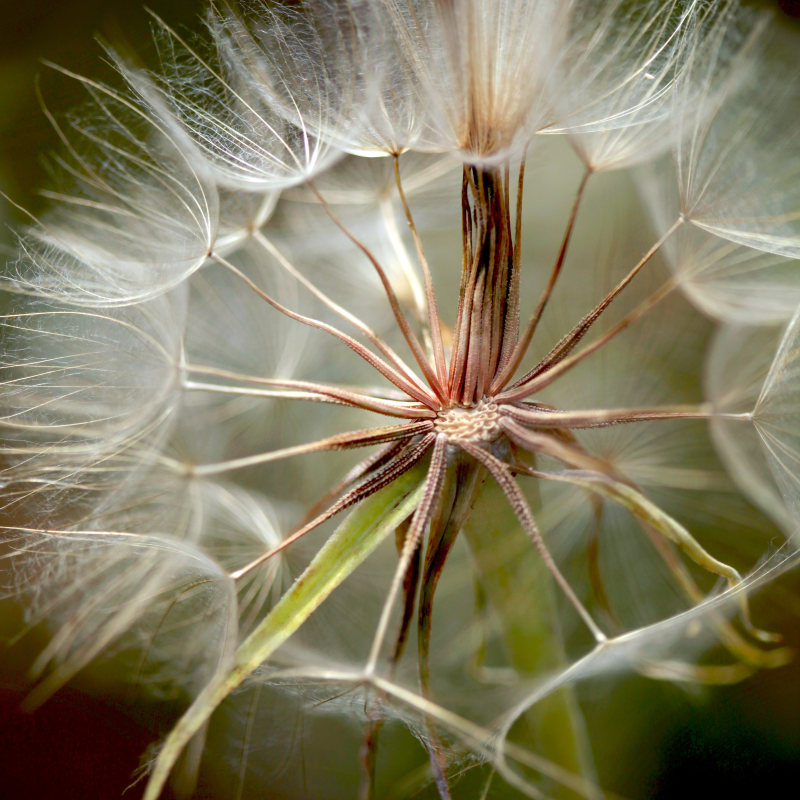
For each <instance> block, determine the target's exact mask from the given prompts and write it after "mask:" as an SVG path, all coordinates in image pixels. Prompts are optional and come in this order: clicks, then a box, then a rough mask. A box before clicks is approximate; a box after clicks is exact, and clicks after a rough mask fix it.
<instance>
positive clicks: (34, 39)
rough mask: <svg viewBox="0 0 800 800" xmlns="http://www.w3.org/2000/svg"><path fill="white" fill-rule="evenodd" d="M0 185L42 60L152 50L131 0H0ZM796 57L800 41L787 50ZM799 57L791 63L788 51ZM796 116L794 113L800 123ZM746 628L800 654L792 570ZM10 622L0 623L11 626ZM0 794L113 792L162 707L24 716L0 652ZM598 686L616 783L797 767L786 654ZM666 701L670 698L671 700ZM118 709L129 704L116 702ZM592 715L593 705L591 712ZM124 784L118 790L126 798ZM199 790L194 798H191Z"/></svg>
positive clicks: (736, 788) (15, 165) (34, 129)
mask: <svg viewBox="0 0 800 800" xmlns="http://www.w3.org/2000/svg"><path fill="white" fill-rule="evenodd" d="M759 4H760V5H769V6H772V7H774V8H776V10H778V6H780V8H781V9H782V11H780V10H778V13H782V14H783V18H784V23H785V24H786V25H788V26H793V27H796V28H798V41H799V42H800V23H798V22H797V21H796V20H793V19H792V16H791V15H793V16H794V17H799V16H800V2H798V0H783V2H781V3H777V2H767V0H764V2H761V3H759ZM148 6H149V7H150V8H151V9H152V10H153V11H154V12H156V13H157V14H159V15H161V16H163V17H164V18H165V19H166V20H167V21H168V22H169V23H170V24H172V25H175V26H188V27H189V28H191V29H195V30H197V29H199V28H200V27H201V23H200V22H199V21H198V14H199V13H200V11H201V9H202V4H201V3H199V2H198V1H197V0H150V2H149V3H148ZM0 10H1V11H2V14H0V191H1V192H3V193H5V194H6V195H8V197H9V198H10V199H11V201H13V203H16V204H19V205H20V206H22V207H24V208H27V209H30V210H31V211H33V212H34V213H35V212H36V211H37V210H38V209H39V208H41V206H42V202H41V201H40V199H39V198H38V197H37V195H36V189H37V187H39V186H41V185H43V184H44V183H46V181H47V172H46V168H45V166H44V163H43V160H42V154H44V153H46V152H47V151H48V150H50V149H51V148H53V147H55V145H56V136H55V134H54V132H53V130H52V129H51V127H50V126H49V125H48V124H47V121H46V120H45V118H44V115H43V113H42V110H41V107H40V102H39V99H38V98H37V89H36V86H37V76H38V82H39V84H40V91H41V94H42V96H43V98H44V100H45V102H46V104H47V106H48V108H51V109H52V110H54V111H56V112H58V111H66V110H68V109H70V108H72V107H74V106H75V105H78V104H80V103H81V102H82V100H83V95H84V92H83V90H82V89H81V87H80V86H79V85H78V84H77V83H76V82H73V81H70V80H68V79H66V78H64V77H63V76H60V75H58V74H56V73H54V72H53V71H52V70H50V69H49V68H47V67H46V66H44V65H43V63H42V60H47V61H52V62H55V63H57V64H59V65H61V66H63V67H64V68H66V69H69V70H72V71H75V72H78V73H81V74H85V75H102V74H104V73H105V71H106V70H107V69H108V67H107V66H104V65H103V63H102V58H103V53H102V48H101V47H100V45H99V44H98V43H97V42H96V41H95V38H94V37H95V36H100V37H101V38H103V39H105V40H107V41H110V42H113V43H114V44H115V46H116V47H118V48H121V49H123V52H131V53H133V52H135V53H138V54H139V55H140V56H141V57H142V59H143V60H144V61H145V62H147V61H148V58H149V57H150V56H151V55H152V49H151V45H150V33H149V30H150V19H149V17H148V15H147V14H146V13H145V11H144V10H143V9H142V8H141V7H140V3H139V1H138V0H32V2H30V3H28V4H27V5H24V4H22V3H21V2H18V0H0ZM798 53H800V45H799V46H798ZM798 63H799V64H800V59H799V61H798ZM798 124H800V120H798ZM13 203H12V202H8V201H6V200H5V199H3V198H2V197H0V223H2V232H0V249H2V251H4V252H5V253H6V254H8V253H10V252H11V248H12V240H13V237H12V235H11V233H10V230H9V228H8V227H7V226H8V225H12V226H13V225H15V224H20V223H21V222H24V221H25V216H24V215H23V214H22V213H21V212H20V211H18V210H17V209H16V208H14V206H13ZM754 605H755V614H756V619H757V620H758V624H759V625H760V626H762V627H764V628H767V629H771V630H779V631H781V632H782V633H783V634H784V636H785V637H786V639H787V640H788V643H789V644H790V645H793V646H795V647H796V648H798V650H800V633H798V627H800V626H799V625H798V620H800V580H798V578H797V577H796V576H788V577H786V578H785V579H783V580H782V581H780V583H779V584H778V585H777V586H775V587H772V588H771V589H770V590H769V591H768V592H765V593H764V594H763V595H762V596H761V597H760V598H757V599H756V602H755V604H754ZM15 622H16V620H14V619H11V620H8V619H6V620H3V621H0V633H2V631H3V629H4V628H5V629H9V630H10V629H13V627H14V624H15ZM0 664H2V666H1V667H0V730H2V731H3V733H2V735H1V736H0V741H2V747H0V776H2V777H0V797H2V798H8V800H16V798H23V797H25V798H33V799H34V800H35V799H36V798H54V799H55V798H59V800H68V798H82V800H84V799H88V798H91V799H92V800H105V799H106V798H108V799H109V800H111V798H117V797H119V796H120V795H121V793H122V791H123V789H124V788H125V787H126V786H128V784H129V782H130V775H131V773H132V772H133V770H134V769H135V768H136V766H137V764H138V761H139V757H140V755H141V753H142V752H143V750H144V749H145V748H146V747H147V745H148V744H149V743H150V742H151V741H152V740H153V738H154V736H155V732H157V731H158V730H159V729H160V728H161V727H162V726H163V725H164V723H165V717H164V716H163V712H164V710H163V709H139V710H138V713H137V715H136V716H137V717H138V719H137V720H136V721H134V720H132V719H131V716H130V713H121V712H120V711H118V710H116V709H112V708H110V707H109V706H108V705H107V704H106V703H103V702H102V701H101V700H98V699H96V698H92V697H90V696H89V695H87V694H85V693H82V692H81V691H79V690H76V689H69V690H66V691H64V692H62V693H60V694H59V695H58V696H57V697H56V698H54V699H53V700H52V701H50V702H49V703H48V704H47V705H46V706H45V707H44V708H42V709H41V710H39V711H37V712H36V713H35V714H33V715H25V714H23V713H21V712H20V711H19V707H18V704H19V700H20V697H21V696H22V695H21V694H20V691H21V687H20V685H19V683H18V675H19V672H18V667H19V665H18V664H16V663H15V662H14V659H13V658H10V657H6V656H5V655H4V654H0ZM617 691H618V690H617V689H610V690H609V694H608V696H607V697H605V698H604V699H603V704H604V705H607V708H608V712H607V713H608V719H607V720H606V728H607V730H608V731H609V735H608V736H607V737H604V740H603V741H601V742H600V747H599V752H598V753H597V756H598V758H599V759H614V758H616V759H620V760H623V761H624V760H625V759H626V758H629V757H630V756H633V758H632V759H631V761H630V766H629V768H626V769H622V770H620V772H621V773H623V775H624V776H625V777H624V780H623V782H622V784H623V785H619V786H617V787H615V788H616V789H617V790H618V791H620V792H621V793H623V794H625V795H627V796H629V797H631V798H637V799H638V798H641V800H645V798H658V799H659V800H660V799H669V798H675V797H679V796H686V795H689V796H707V795H708V796H713V797H722V796H724V797H727V798H740V797H741V798H744V797H751V796H753V795H756V794H757V795H759V796H764V797H778V796H787V797H788V796H789V795H786V794H783V792H784V791H786V790H785V789H781V788H780V787H781V784H782V783H784V782H785V783H784V785H788V786H791V785H792V784H793V782H794V781H793V778H795V777H796V776H797V775H798V774H800V669H799V668H798V665H797V663H795V664H792V665H790V666H788V667H785V668H782V669H780V670H776V671H775V672H772V673H762V674H761V675H757V676H756V677H755V678H753V679H750V680H748V681H746V682H744V683H742V684H739V685H736V686H733V687H726V688H720V689H715V690H713V691H708V690H698V691H697V692H696V693H694V694H692V695H690V696H689V700H688V702H687V701H686V696H685V693H684V692H683V690H680V689H677V688H675V687H670V686H664V687H662V688H660V689H658V690H657V691H658V692H659V693H660V695H661V699H662V701H663V702H662V703H661V704H660V705H659V706H658V709H657V710H656V711H655V713H653V714H648V713H640V714H638V716H636V718H635V719H634V721H633V722H631V720H623V719H619V718H616V717H615V716H614V715H615V714H617V713H618V712H619V711H620V709H621V708H623V707H625V706H626V705H627V706H629V705H631V704H634V705H635V704H637V703H639V704H646V703H648V702H649V700H648V698H649V697H650V695H651V694H652V691H653V684H652V682H650V681H646V680H645V679H635V680H633V681H629V682H628V683H627V684H626V686H625V689H624V696H623V695H620V696H619V697H617V696H616V695H615V692H617ZM671 700H675V701H676V702H671ZM128 712H130V709H128ZM601 716H602V714H601ZM138 793H139V792H138V789H137V788H134V789H132V790H130V791H128V793H127V794H126V795H125V797H126V798H129V799H132V798H135V797H137V796H138ZM198 796H199V795H198Z"/></svg>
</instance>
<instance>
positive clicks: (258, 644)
mask: <svg viewBox="0 0 800 800" xmlns="http://www.w3.org/2000/svg"><path fill="white" fill-rule="evenodd" d="M424 471H425V465H424V464H422V465H420V466H418V467H416V468H414V469H412V470H410V471H409V472H407V473H406V474H405V475H403V476H401V477H400V478H398V479H397V480H396V481H395V482H394V483H392V485H391V486H387V487H386V488H385V489H383V490H382V491H380V492H378V493H377V494H375V495H373V497H371V498H370V499H368V500H365V501H364V502H363V503H362V504H361V505H360V506H359V507H358V508H357V509H356V510H355V511H353V513H352V514H351V515H350V516H349V517H348V518H347V519H346V520H345V521H344V522H343V523H342V525H340V526H339V528H337V530H336V531H335V532H334V533H333V534H332V535H331V537H330V539H328V541H327V542H326V543H325V545H324V546H323V547H322V549H321V550H320V551H319V552H318V553H317V555H316V556H315V557H314V559H313V560H312V562H311V563H310V564H309V565H308V567H307V568H306V570H305V572H303V574H302V575H301V576H300V577H299V578H298V579H297V580H296V581H295V582H294V584H292V586H291V588H290V589H289V590H288V591H287V592H286V593H285V594H284V595H283V597H282V598H281V599H280V601H279V602H278V604H277V605H276V606H275V607H274V608H273V609H272V611H270V613H269V614H268V615H267V616H266V618H265V619H264V620H263V622H262V623H261V624H260V625H259V626H258V627H257V628H256V629H255V630H254V631H253V632H252V633H251V634H250V636H248V637H247V638H246V639H245V640H244V641H243V642H242V644H241V645H240V646H239V649H238V650H237V652H236V656H235V659H234V663H233V666H232V667H231V668H230V669H229V670H228V671H227V672H224V673H220V674H218V675H217V676H216V678H214V679H212V681H211V682H210V683H209V684H208V685H207V686H206V688H205V689H204V690H203V691H202V692H201V693H200V694H199V695H198V696H197V698H196V700H195V701H194V702H193V703H192V705H191V706H189V708H188V709H187V711H186V712H185V713H184V715H183V716H182V717H181V718H180V719H179V720H178V722H177V723H176V724H175V726H174V727H173V728H172V730H171V731H170V733H169V735H168V736H167V738H166V740H165V741H164V744H163V746H162V748H161V751H160V753H159V755H158V758H157V760H156V762H155V766H154V768H153V772H152V774H151V776H150V780H149V781H148V784H147V789H146V790H145V794H144V798H143V800H157V798H158V797H159V795H160V794H161V791H162V789H163V788H164V785H165V784H166V782H167V778H168V777H169V774H170V772H171V771H172V768H173V766H174V765H175V763H176V762H177V760H178V758H179V757H180V755H181V753H182V752H183V750H184V748H185V747H186V746H187V745H188V743H189V741H190V740H191V739H192V737H193V736H194V735H195V734H196V733H197V732H198V731H199V730H200V729H201V728H202V727H203V725H204V724H205V723H206V721H207V720H208V719H209V718H210V717H211V714H212V713H213V712H214V710H215V709H216V708H217V706H219V704H220V703H222V701H223V700H224V699H225V698H226V697H227V696H228V695H229V694H230V693H231V692H232V691H233V690H234V689H236V687H238V686H239V685H240V684H241V683H242V682H243V681H244V680H245V679H246V678H247V677H248V676H250V675H251V674H252V673H253V671H254V670H256V669H257V668H258V667H259V666H260V665H261V664H263V663H264V661H266V660H267V659H268V658H269V657H270V656H271V655H272V654H273V653H274V652H275V650H277V649H278V647H280V645H282V644H283V643H284V642H285V641H286V640H287V639H288V638H289V637H290V636H291V635H292V634H293V633H294V632H295V631H296V630H297V629H298V628H299V627H300V626H301V625H302V624H303V623H304V622H305V621H306V620H307V619H308V618H309V617H310V616H311V614H312V613H313V612H314V611H315V610H316V609H317V608H318V607H319V605H320V604H321V603H322V602H323V601H324V600H325V599H326V598H327V597H328V595H330V593H331V592H332V591H333V590H334V589H335V588H336V587H337V586H339V584H341V583H342V581H344V579H345V578H347V577H348V576H349V575H350V574H352V573H353V571H354V570H355V569H356V568H357V567H358V566H359V565H360V564H361V563H362V562H363V561H364V560H365V559H366V558H367V556H368V555H369V554H370V553H371V552H372V551H373V550H374V549H375V548H376V547H377V546H378V544H380V542H381V541H382V540H383V539H384V538H385V537H386V536H387V535H388V534H389V533H391V531H393V530H394V529H395V528H396V527H397V526H398V525H399V524H400V523H401V522H402V521H403V520H404V519H406V517H408V515H409V514H411V513H412V512H413V511H414V509H415V508H416V506H417V504H418V503H419V499H420V496H421V493H422V488H423V482H424Z"/></svg>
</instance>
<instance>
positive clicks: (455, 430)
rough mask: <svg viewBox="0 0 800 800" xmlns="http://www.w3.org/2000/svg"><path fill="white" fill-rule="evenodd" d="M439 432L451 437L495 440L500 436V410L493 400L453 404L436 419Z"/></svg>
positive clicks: (483, 440)
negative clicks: (473, 403)
mask: <svg viewBox="0 0 800 800" xmlns="http://www.w3.org/2000/svg"><path fill="white" fill-rule="evenodd" d="M435 425H436V431H437V433H441V434H443V435H444V436H446V437H448V438H449V439H466V440H469V441H472V442H476V443H477V442H487V443H488V442H493V441H494V440H495V439H497V438H498V436H500V433H501V430H500V412H499V411H498V408H497V404H496V403H494V402H493V401H491V400H481V401H480V402H479V403H478V404H477V405H476V406H472V407H471V408H466V407H463V406H453V407H452V408H447V409H445V410H443V411H440V412H439V414H438V416H437V417H436V421H435Z"/></svg>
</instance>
